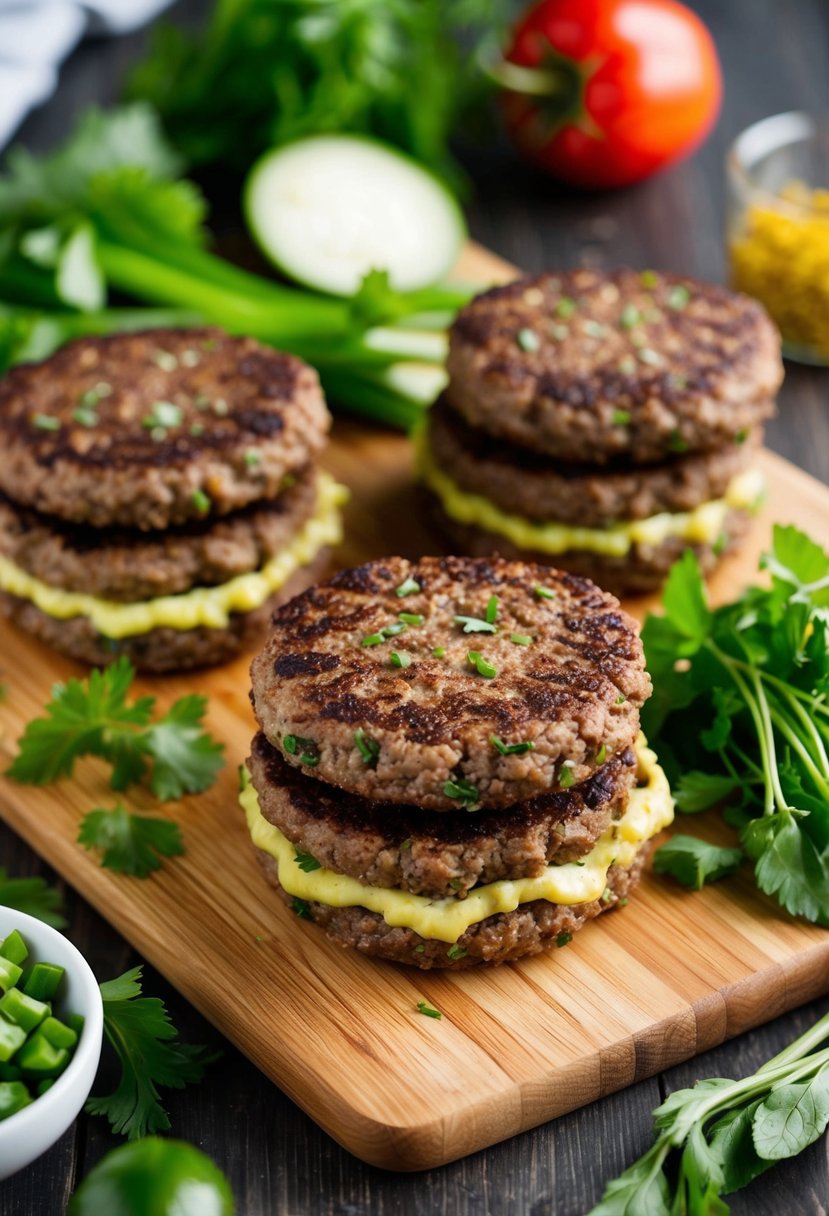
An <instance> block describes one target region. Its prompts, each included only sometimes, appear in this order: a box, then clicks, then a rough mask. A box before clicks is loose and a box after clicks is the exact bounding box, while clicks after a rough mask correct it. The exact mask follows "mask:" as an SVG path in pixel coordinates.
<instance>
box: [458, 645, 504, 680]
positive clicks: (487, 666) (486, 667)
mask: <svg viewBox="0 0 829 1216" xmlns="http://www.w3.org/2000/svg"><path fill="white" fill-rule="evenodd" d="M466 657H467V659H468V660H469V662H470V663H471V664H472V666H473V667H474V668H475V669H476V671H477V672H478V675H479V676H485V677H486V679H487V680H492V679H494V678H495V676H497V674H498V669H497V667H493V666H492V664H491V663H489V662H488V661H487V660H486V659H485V658H484V656H483V655H482V654H481V652H480V650H469V651H467V655H466Z"/></svg>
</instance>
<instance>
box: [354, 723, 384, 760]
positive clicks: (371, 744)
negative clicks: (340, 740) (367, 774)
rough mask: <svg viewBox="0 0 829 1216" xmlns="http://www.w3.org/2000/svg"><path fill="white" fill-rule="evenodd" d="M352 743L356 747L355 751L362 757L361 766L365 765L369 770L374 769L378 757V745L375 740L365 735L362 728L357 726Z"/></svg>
mask: <svg viewBox="0 0 829 1216" xmlns="http://www.w3.org/2000/svg"><path fill="white" fill-rule="evenodd" d="M354 742H355V744H356V745H357V751H358V752H359V753H360V755H361V756H362V757H363V764H367V765H368V766H369V768H376V767H377V760H378V758H379V756H380V744H379V743H378V742H377V740H376V739H372V738H371V737H370V736H369V735H367V734H366V732H365V731H364V730H363V728H362V726H358V727H357V729H356V730H355V732H354Z"/></svg>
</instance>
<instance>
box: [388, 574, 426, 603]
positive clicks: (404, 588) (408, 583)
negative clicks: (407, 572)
mask: <svg viewBox="0 0 829 1216" xmlns="http://www.w3.org/2000/svg"><path fill="white" fill-rule="evenodd" d="M420 590H421V587H420V583H419V582H418V581H417V579H415V578H405V579H404V580H403V582H402V583H401V584H400V586H399V587H395V589H394V594H395V595H396V596H398V598H399V599H401V600H402V599H405V597H406V596H407V595H417V593H418V591H420Z"/></svg>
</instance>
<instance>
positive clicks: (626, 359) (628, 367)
mask: <svg viewBox="0 0 829 1216" xmlns="http://www.w3.org/2000/svg"><path fill="white" fill-rule="evenodd" d="M617 366H618V368H619V371H620V372H621V373H622V375H623V376H632V375H633V373H634V372H635V371H636V360H635V359H634V357H633V355H623V356H622V358H621V359H620V360H619V363H618V365H617Z"/></svg>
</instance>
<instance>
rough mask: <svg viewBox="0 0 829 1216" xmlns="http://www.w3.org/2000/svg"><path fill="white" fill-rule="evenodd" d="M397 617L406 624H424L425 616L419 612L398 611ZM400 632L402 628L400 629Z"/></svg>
mask: <svg viewBox="0 0 829 1216" xmlns="http://www.w3.org/2000/svg"><path fill="white" fill-rule="evenodd" d="M397 619H398V621H402V622H403V624H404V625H422V624H423V617H422V616H421V615H420V613H418V612H398V614H397ZM389 628H394V626H389ZM399 632H400V630H398V633H399Z"/></svg>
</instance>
